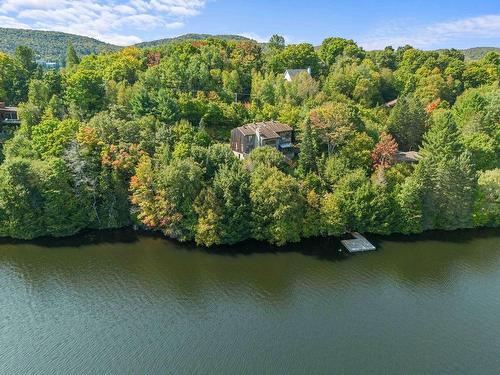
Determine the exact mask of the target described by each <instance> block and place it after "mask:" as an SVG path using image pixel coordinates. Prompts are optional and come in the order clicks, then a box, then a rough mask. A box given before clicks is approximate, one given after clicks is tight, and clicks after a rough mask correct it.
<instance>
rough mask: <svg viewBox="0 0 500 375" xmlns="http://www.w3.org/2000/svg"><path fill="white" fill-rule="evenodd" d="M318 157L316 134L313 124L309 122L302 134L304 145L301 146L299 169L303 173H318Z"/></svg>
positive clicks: (306, 123)
mask: <svg viewBox="0 0 500 375" xmlns="http://www.w3.org/2000/svg"><path fill="white" fill-rule="evenodd" d="M317 157H318V147H317V142H316V137H315V134H313V130H312V127H311V122H310V121H309V120H307V121H306V122H305V125H304V132H303V133H302V143H301V144H300V154H299V168H300V171H301V173H303V174H307V173H309V172H311V171H312V172H314V171H317V168H318V167H317V164H316V158H317Z"/></svg>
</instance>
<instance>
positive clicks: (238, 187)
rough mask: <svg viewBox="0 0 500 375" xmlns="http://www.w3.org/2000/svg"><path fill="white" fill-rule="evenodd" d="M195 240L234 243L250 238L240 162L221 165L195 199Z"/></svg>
mask: <svg viewBox="0 0 500 375" xmlns="http://www.w3.org/2000/svg"><path fill="white" fill-rule="evenodd" d="M195 211H196V213H197V214H198V223H197V226H196V236H195V239H196V242H197V243H199V244H203V245H205V246H212V245H215V244H234V243H237V242H239V241H243V240H245V239H247V238H249V237H250V213H251V206H250V179H249V175H248V173H247V172H246V171H245V170H244V169H243V168H242V167H241V164H233V165H232V166H230V165H224V166H222V168H221V169H220V170H219V171H218V172H217V173H216V175H215V178H214V180H213V185H212V186H211V187H207V188H205V189H204V190H203V191H202V192H201V194H200V195H199V196H198V198H197V200H196V202H195Z"/></svg>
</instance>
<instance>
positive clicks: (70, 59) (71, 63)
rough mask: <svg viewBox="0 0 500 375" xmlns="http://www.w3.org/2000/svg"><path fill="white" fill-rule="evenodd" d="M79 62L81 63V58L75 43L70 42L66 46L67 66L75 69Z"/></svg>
mask: <svg viewBox="0 0 500 375" xmlns="http://www.w3.org/2000/svg"><path fill="white" fill-rule="evenodd" d="M79 63H80V58H79V57H78V55H77V54H76V51H75V48H74V47H73V44H72V43H68V45H67V47H66V68H67V69H73V68H74V67H75V66H76V65H78V64H79Z"/></svg>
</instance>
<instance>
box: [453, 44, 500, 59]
mask: <svg viewBox="0 0 500 375" xmlns="http://www.w3.org/2000/svg"><path fill="white" fill-rule="evenodd" d="M490 51H495V52H498V53H500V48H498V47H475V48H468V49H463V50H462V52H463V53H464V55H465V59H466V60H479V59H480V58H482V57H483V56H484V55H486V54H487V53H488V52H490Z"/></svg>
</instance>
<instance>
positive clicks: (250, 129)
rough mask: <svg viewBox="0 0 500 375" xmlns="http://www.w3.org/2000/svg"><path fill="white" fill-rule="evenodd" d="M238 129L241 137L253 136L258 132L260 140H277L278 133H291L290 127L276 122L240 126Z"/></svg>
mask: <svg viewBox="0 0 500 375" xmlns="http://www.w3.org/2000/svg"><path fill="white" fill-rule="evenodd" d="M236 129H238V130H239V131H240V132H241V133H242V134H243V135H253V134H256V133H257V131H259V133H260V135H261V136H262V138H267V139H273V138H279V133H283V132H291V131H292V130H293V129H292V127H291V126H289V125H286V124H282V123H280V122H276V121H264V122H253V123H250V124H246V125H243V126H240V127H239V128H236Z"/></svg>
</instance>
